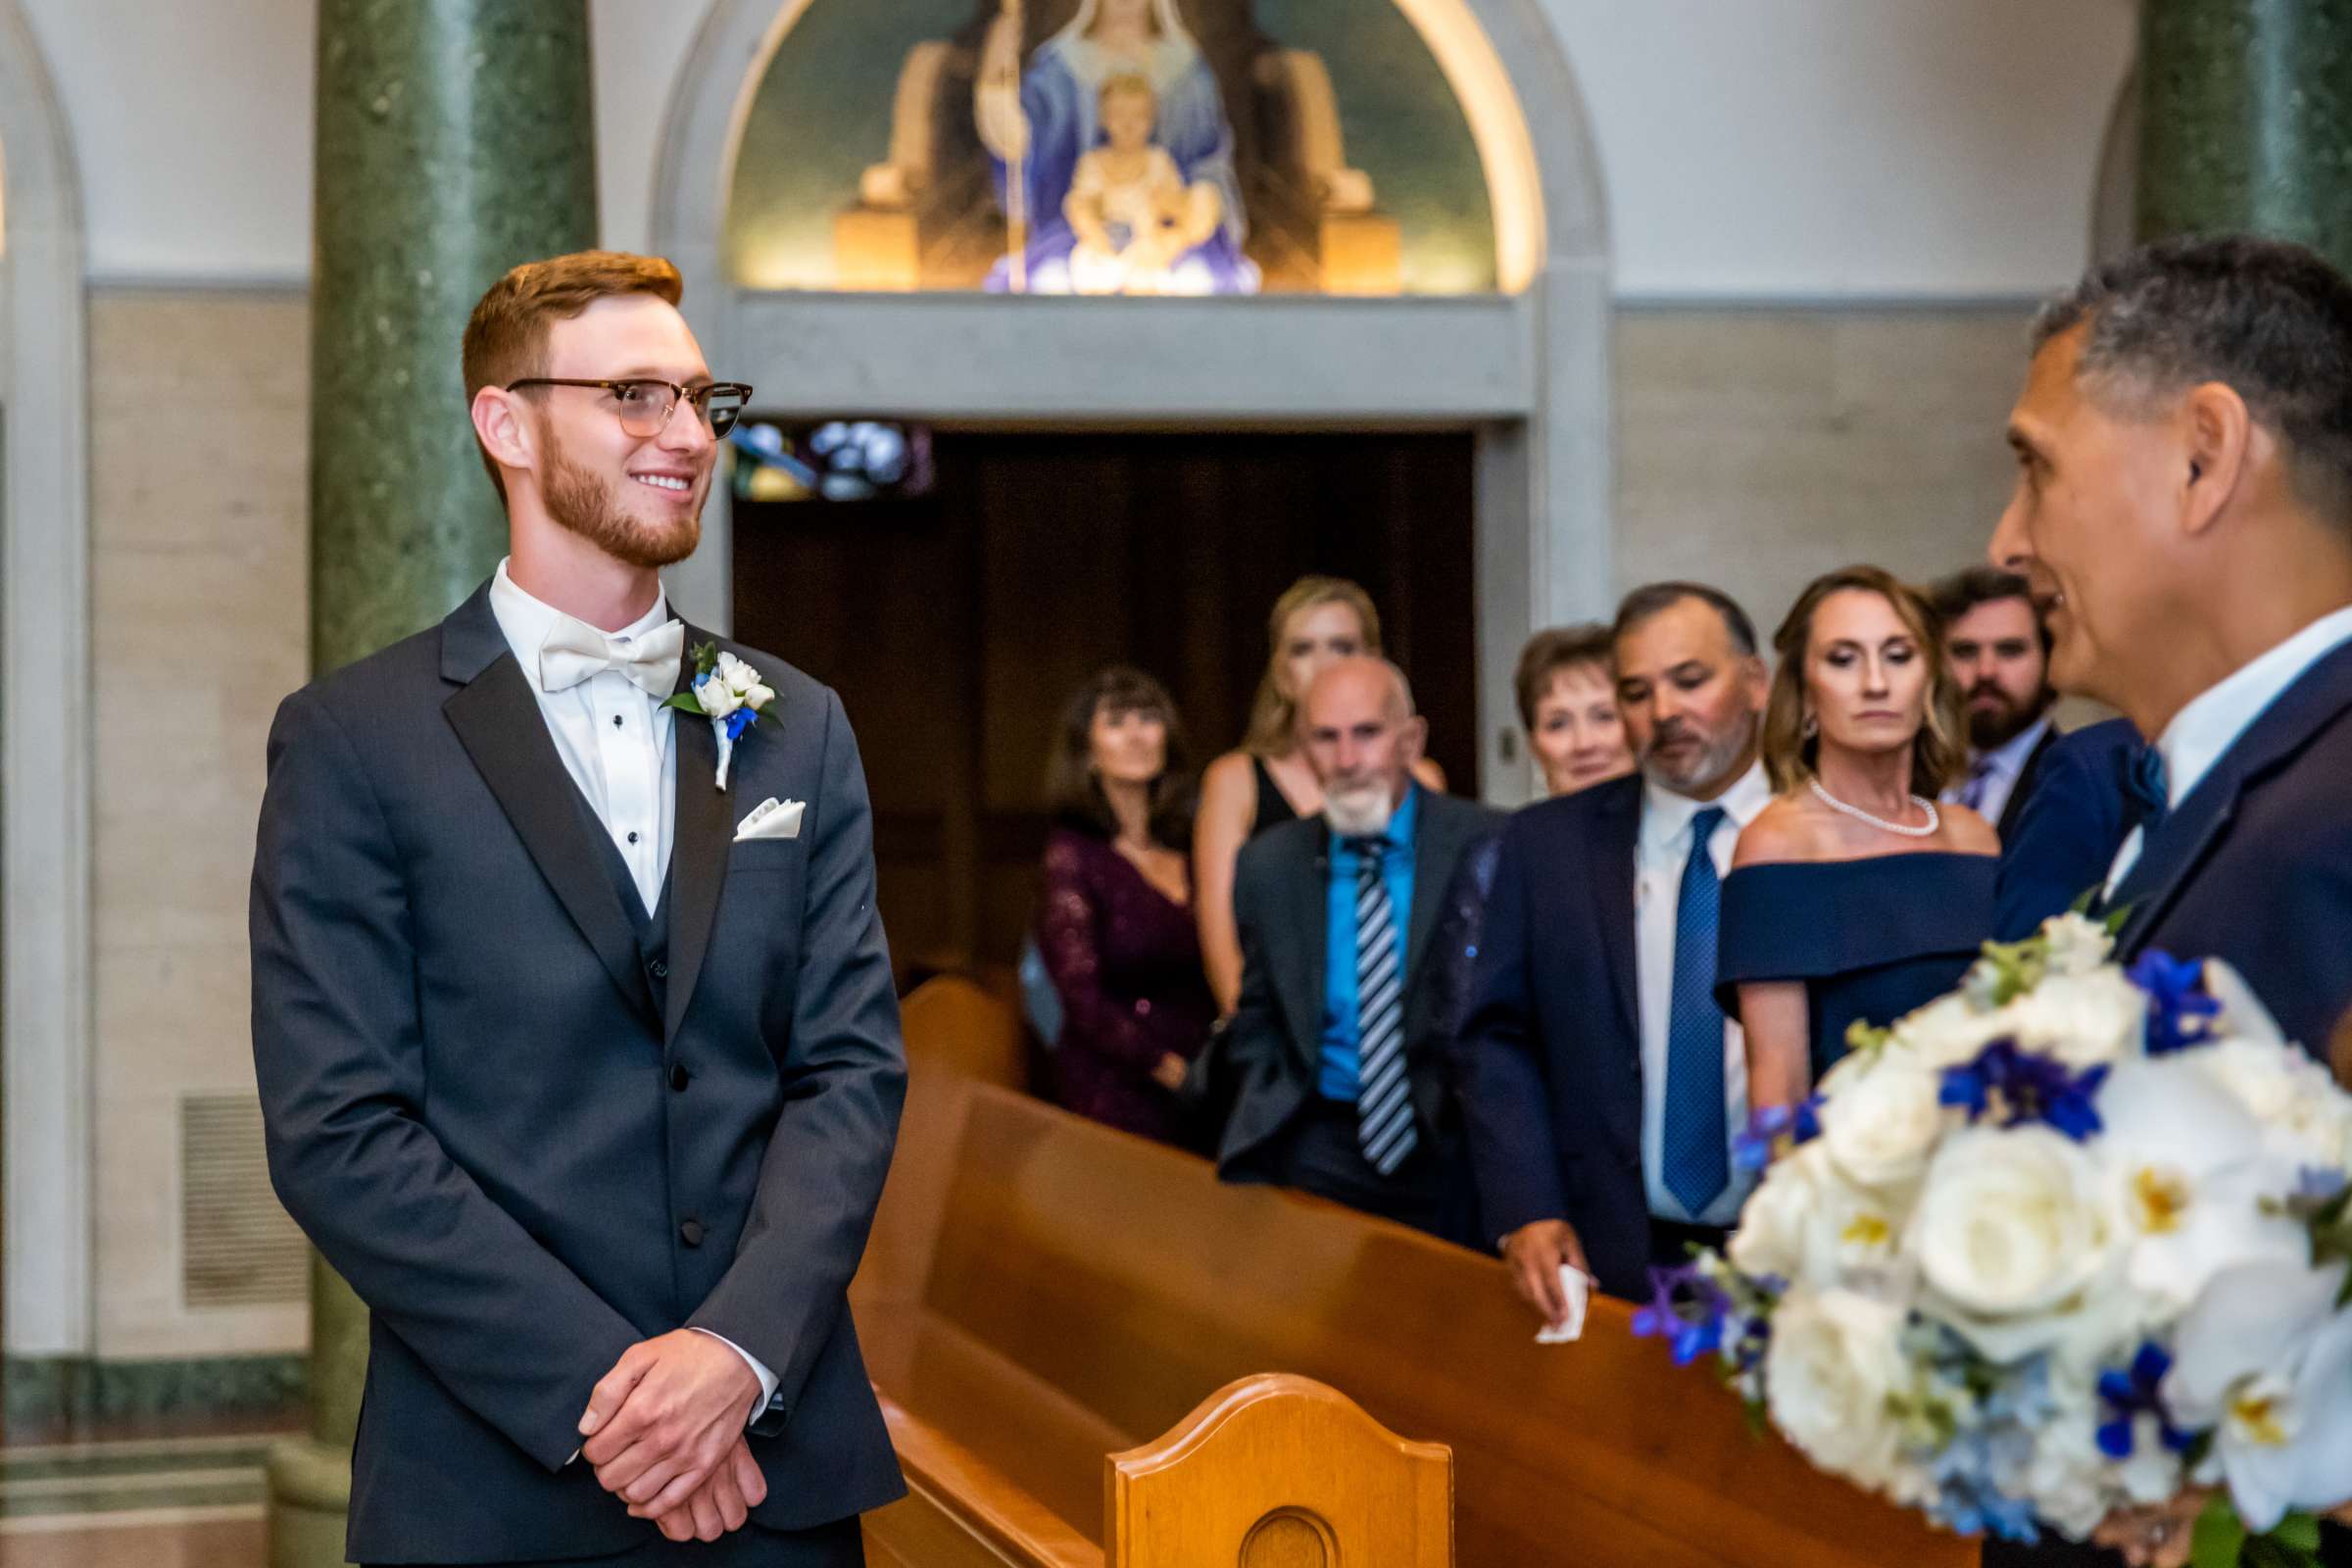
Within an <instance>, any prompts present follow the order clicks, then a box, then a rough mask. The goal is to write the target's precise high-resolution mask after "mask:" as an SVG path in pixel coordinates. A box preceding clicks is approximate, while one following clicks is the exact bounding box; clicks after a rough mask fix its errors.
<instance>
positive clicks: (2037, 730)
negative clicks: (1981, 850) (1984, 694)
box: [1942, 713, 2050, 824]
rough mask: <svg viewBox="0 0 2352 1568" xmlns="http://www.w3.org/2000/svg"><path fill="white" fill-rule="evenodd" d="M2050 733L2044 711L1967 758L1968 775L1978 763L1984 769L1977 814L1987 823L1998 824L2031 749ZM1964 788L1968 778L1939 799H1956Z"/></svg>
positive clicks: (1953, 800)
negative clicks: (1987, 747) (1985, 749)
mask: <svg viewBox="0 0 2352 1568" xmlns="http://www.w3.org/2000/svg"><path fill="white" fill-rule="evenodd" d="M2049 732H2050V715H2049V714H2047V713H2044V714H2042V715H2041V717H2039V718H2037V719H2035V720H2034V722H2033V723H2031V724H2028V725H2027V726H2026V727H2025V728H2024V729H2021V730H2019V731H2018V732H2017V733H2016V734H2014V735H2012V736H2010V737H2009V738H2008V739H2007V740H2005V741H2003V742H2001V744H2000V745H1998V746H1995V747H1994V748H1993V749H1992V750H1991V751H1989V752H1986V753H1985V755H1984V756H1983V757H1982V758H1981V759H1980V758H1975V757H1972V758H1970V759H1969V760H1968V769H1969V772H1970V774H1971V775H1974V774H1975V772H1976V770H1977V768H1978V767H1979V766H1980V765H1981V766H1983V768H1984V769H1985V787H1984V789H1983V791H1982V792H1981V793H1980V794H1979V796H1978V798H1977V814H1978V815H1979V816H1981V817H1983V818H1984V819H1985V821H1987V822H1991V823H1995V824H1998V823H1999V821H2000V820H2001V813H2002V812H2003V811H2005V810H2007V809H2009V797H2010V796H2012V795H2014V794H2016V793H2017V781H2018V779H2019V778H2020V777H2022V776H2023V775H2024V773H2025V771H2026V759H2027V758H2029V757H2032V756H2033V755H2034V747H2036V746H2039V745H2040V744H2041V742H2042V738H2043V737H2044V736H2046V735H2048V734H2049ZM1967 787H1968V781H1967V780H1966V779H1962V780H1961V781H1960V782H1959V783H1957V784H1955V785H1953V786H1952V787H1951V788H1949V789H1947V790H1945V791H1944V792H1943V796H1942V799H1943V800H1944V801H1945V802H1947V803H1950V802H1956V801H1958V800H1959V799H1960V796H1961V792H1962V791H1963V790H1965V789H1966V788H1967Z"/></svg>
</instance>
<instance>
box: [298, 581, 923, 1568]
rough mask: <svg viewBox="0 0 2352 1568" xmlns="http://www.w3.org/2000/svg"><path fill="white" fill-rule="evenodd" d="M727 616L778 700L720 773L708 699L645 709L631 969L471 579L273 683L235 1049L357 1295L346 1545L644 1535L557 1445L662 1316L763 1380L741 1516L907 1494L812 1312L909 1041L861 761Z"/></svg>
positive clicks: (602, 1549)
mask: <svg viewBox="0 0 2352 1568" xmlns="http://www.w3.org/2000/svg"><path fill="white" fill-rule="evenodd" d="M706 635H707V634H704V633H700V632H696V631H693V630H692V629H689V631H688V633H687V641H688V643H689V644H692V643H694V642H696V641H699V640H702V639H703V638H704V637H705V636H706ZM724 646H728V647H730V648H731V649H732V651H733V652H734V653H736V654H737V655H738V656H740V657H741V658H744V659H746V660H748V661H750V662H752V663H753V664H754V665H755V666H757V667H758V668H759V670H760V675H761V678H762V679H763V680H764V681H765V682H766V683H767V684H768V685H769V686H771V687H772V688H774V690H775V692H776V702H775V704H774V707H773V709H772V712H773V713H774V714H775V715H776V717H775V718H772V719H765V720H762V721H761V722H760V724H759V725H758V726H757V727H756V728H755V729H754V730H753V731H751V732H749V733H747V734H745V735H744V737H743V738H742V739H741V740H740V741H739V742H738V743H737V745H736V748H735V760H734V771H733V777H732V778H731V780H730V781H729V789H728V790H727V792H725V793H723V794H722V793H721V792H719V791H718V790H717V789H716V788H715V786H714V783H713V766H714V762H715V756H716V752H715V744H714V742H713V739H712V736H711V725H710V724H709V723H707V722H705V721H703V720H700V719H696V718H693V717H690V716H688V715H686V714H680V715H678V717H677V719H676V723H675V728H674V731H673V735H672V742H671V747H670V750H671V755H672V759H673V761H674V764H675V768H676V774H675V777H676V788H677V808H676V831H675V835H674V845H673V848H672V851H671V855H670V885H669V889H668V893H667V899H668V916H669V928H670V936H669V945H668V951H667V955H666V959H665V961H660V962H658V961H656V960H655V959H654V958H652V957H649V956H648V955H646V954H645V953H644V952H643V950H641V948H640V946H639V943H638V939H637V935H636V932H635V929H634V927H633V925H632V923H631V921H630V919H629V917H628V915H627V914H626V913H625V911H624V908H623V906H622V904H621V902H620V898H621V895H620V892H619V890H618V889H617V888H616V887H615V886H614V882H613V877H612V876H610V875H609V874H607V872H606V870H605V868H604V867H603V866H602V865H601V864H600V863H599V860H598V858H597V853H596V848H597V847H596V845H595V842H594V840H593V838H592V837H591V835H592V834H593V833H594V832H595V831H596V829H595V826H594V817H593V815H592V814H591V813H590V812H589V811H588V810H587V809H586V805H585V803H584V802H583V801H582V800H581V798H580V795H579V792H578V790H577V789H576V788H574V787H573V785H572V783H571V780H570V777H569V776H568V775H567V774H566V773H565V771H564V764H563V761H562V760H561V759H560V758H559V757H558V755H557V753H556V750H555V745H554V742H553V741H552V740H551V738H550V737H549V735H548V731H547V725H546V721H545V719H544V718H543V717H542V716H541V714H540V712H539V709H538V704H537V700H536V699H535V698H534V696H533V694H532V692H531V689H530V687H529V685H528V684H527V683H526V681H525V680H524V678H523V675H522V671H521V669H520V668H519V667H518V666H517V664H516V662H515V657H514V655H513V654H512V652H510V651H509V649H508V647H507V644H506V640H505V638H504V636H503V635H502V634H501V632H500V630H499V627H498V622H497V620H496V618H495V617H494V616H493V614H492V613H491V610H490V603H489V597H488V590H487V587H485V588H484V589H483V590H481V591H479V592H477V593H475V594H474V595H473V597H472V598H470V599H468V600H467V601H466V604H465V605H463V606H462V607H460V608H459V609H458V610H457V612H456V613H453V614H452V615H451V616H450V617H449V619H448V620H446V621H445V622H443V623H442V624H441V625H440V626H439V627H437V628H435V629H433V630H431V631H427V632H424V633H422V634H420V635H418V636H416V637H412V638H410V639H408V640H407V641H405V642H402V643H399V644H396V645H395V646H393V647H391V648H388V649H386V650H384V651H383V652H381V653H379V654H376V655H374V656H372V657H370V658H368V659H365V660H362V661H360V662H358V663H355V664H353V665H351V666H349V667H348V668H345V669H343V670H340V671H337V672H336V673H334V674H332V675H329V676H327V677H325V678H324V679H322V680H320V681H319V682H317V683H315V684H314V685H311V686H309V687H306V688H305V689H304V690H302V691H299V692H297V693H295V694H294V695H293V696H291V697H289V698H287V699H286V701H285V702H284V704H283V705H281V706H280V708H279V710H278V713H277V719H276V722H275V723H274V725H273V726H272V727H271V730H270V782H269V789H268V793H267V795H266V796H265V798H264V801H263V805H262V817H261V834H260V843H259V847H258V850H257V853H256V855H255V859H254V872H253V899H252V937H253V1045H254V1063H255V1067H256V1069H257V1072H258V1074H259V1077H260V1082H261V1093H262V1108H263V1112H264V1115H265V1118H266V1124H267V1129H268V1140H269V1154H270V1175H271V1178H272V1180H273V1181H274V1183H275V1185H276V1188H277V1192H278V1196H279V1198H280V1199H281V1200H282V1201H284V1203H285V1205H286V1208H287V1210H288V1211H289V1212H290V1213H291V1214H293V1216H294V1218H295V1219H296V1220H297V1221H298V1222H300V1224H301V1225H302V1227H303V1229H304V1230H305V1231H306V1232H308V1233H309V1235H310V1237H311V1239H312V1241H313V1242H315V1243H316V1244H317V1245H318V1248H319V1251H320V1252H321V1253H323V1254H324V1256H325V1258H326V1260H327V1262H329V1263H330V1264H332V1265H333V1266H334V1268H335V1269H336V1270H337V1272H339V1273H340V1274H341V1275H342V1276H343V1277H344V1278H345V1279H346V1280H348V1281H350V1282H351V1285H352V1287H353V1288H354V1289H355V1290H357V1291H358V1293H359V1295H360V1297H361V1299H363V1300H365V1301H366V1302H367V1303H368V1307H369V1308H370V1310H371V1312H372V1319H371V1322H370V1325H369V1356H368V1391H367V1398H366V1403H365V1405H364V1406H363V1409H362V1412H361V1418H360V1428H359V1433H358V1437H357V1441H356V1444H355V1446H354V1452H353V1460H352V1496H351V1525H350V1535H349V1538H348V1549H349V1551H350V1553H351V1555H352V1557H353V1558H354V1559H355V1560H357V1561H362V1562H368V1561H374V1562H475V1561H510V1560H515V1559H528V1558H541V1557H571V1556H589V1555H598V1554H603V1553H608V1552H613V1551H616V1550H620V1549H623V1548H626V1547H630V1546H633V1545H635V1544H639V1543H641V1542H643V1541H646V1540H648V1539H650V1538H651V1535H652V1526H651V1525H650V1524H648V1523H645V1522H643V1521H639V1520H633V1519H630V1518H629V1517H628V1516H627V1513H626V1511H625V1509H624V1507H623V1505H622V1504H621V1503H620V1502H619V1501H618V1500H617V1499H615V1498H613V1497H612V1496H610V1495H607V1494H605V1493H604V1492H603V1491H602V1490H601V1489H600V1488H599V1487H598V1486H597V1483H596V1477H595V1475H594V1473H593V1472H592V1471H591V1470H590V1468H589V1467H588V1465H587V1464H586V1463H585V1462H578V1463H574V1462H570V1461H571V1456H572V1454H573V1452H574V1450H575V1449H576V1448H577V1447H578V1446H579V1443H580V1438H579V1434H578V1432H577V1430H576V1423H577V1421H578V1419H579V1416H580V1413H581V1411H582V1410H583V1409H584V1408H585V1407H586V1406H587V1403H588V1396H589V1391H590V1389H591V1387H592V1386H593V1385H594V1384H595V1383H596V1381H597V1380H598V1379H599V1378H601V1377H602V1376H604V1374H605V1373H606V1372H607V1371H608V1370H610V1369H611V1367H612V1366H613V1362H614V1360H616V1359H617V1358H618V1357H619V1355H620V1353H621V1351H622V1350H624V1349H626V1348H628V1347H629V1346H630V1345H631V1344H632V1343H634V1342H636V1341H638V1340H642V1339H645V1338H648V1337H650V1336H653V1335H657V1334H661V1333H663V1332H666V1331H668V1330H671V1329H675V1328H679V1327H681V1326H687V1325H692V1326H697V1327H704V1328H708V1329H711V1330H712V1331H713V1332H715V1333H718V1334H721V1335H723V1336H725V1337H726V1338H727V1339H729V1340H732V1341H733V1342H735V1343H736V1344H737V1345H739V1346H742V1347H743V1348H745V1349H747V1350H749V1351H750V1352H751V1353H752V1354H754V1355H756V1356H758V1357H759V1358H760V1360H761V1361H762V1362H764V1363H765V1364H766V1365H767V1366H768V1367H769V1368H770V1369H771V1370H773V1371H774V1372H775V1373H776V1374H777V1376H778V1378H779V1384H778V1389H777V1397H776V1399H775V1400H774V1401H773V1402H772V1403H771V1405H770V1406H769V1408H768V1409H767V1410H766V1411H765V1412H763V1413H762V1415H761V1417H760V1422H759V1423H758V1424H757V1425H756V1426H755V1428H754V1433H755V1436H754V1437H753V1439H752V1451H753V1453H754V1454H755V1455H756V1456H757V1457H758V1459H759V1461H760V1466H761V1468H762V1469H763V1470H764V1471H765V1472H766V1474H767V1477H768V1496H767V1500H766V1501H765V1502H764V1503H762V1504H761V1505H760V1508H758V1509H757V1510H755V1511H754V1514H753V1518H754V1520H755V1521H756V1522H757V1523H758V1524H760V1525H762V1526H766V1527H769V1528H777V1529H799V1528H806V1527H808V1526H811V1525H815V1524H819V1523H823V1522H825V1521H827V1520H831V1519H836V1518H840V1517H843V1516H845V1515H847V1514H850V1513H854V1512H857V1511H859V1510H862V1509H866V1508H871V1507H874V1506H876V1505H878V1504H881V1503H883V1502H887V1501H889V1500H891V1499H892V1498H894V1497H896V1496H898V1495H900V1493H901V1491H902V1490H903V1482H902V1481H901V1479H900V1475H899V1471H898V1466H897V1464H896V1462H895V1459H894V1457H893V1455H892V1451H891V1446H890V1440H889V1436H888V1434H887V1432H886V1431H885V1429H884V1427H883V1424H882V1420H881V1416H880V1412H879V1411H878V1410H877V1409H876V1407H875V1403H874V1397H873V1393H872V1391H871V1389H870V1388H869V1387H868V1385H867V1383H866V1377H865V1370H864V1367H863V1364H862V1362H861V1360H860V1357H859V1355H858V1343H857V1337H856V1335H855V1333H854V1331H853V1330H852V1328H851V1324H850V1317H849V1313H848V1311H847V1309H846V1290H847V1287H848V1284H849V1280H850V1275H851V1273H852V1272H853V1271H854V1270H855V1269H856V1268H857V1266H858V1255H859V1253H860V1252H861V1251H862V1250H863V1249H864V1246H865V1236H866V1231H867V1228H868V1226H869V1225H870V1223H871V1221H872V1217H873V1211H874V1205H875V1203H876V1201H877V1200H878V1199H879V1196H880V1193H881V1188H882V1178H883V1174H884V1171H885V1170H886V1168H887V1167H888V1165H889V1163H890V1152H891V1146H892V1142H893V1140H894V1138H895V1137H896V1135H897V1126H898V1115H899V1105H900V1102H901V1099H902V1096H903V1093H904V1088H905V1072H906V1068H905V1056H904V1051H903V1048H902V1046H901V1043H900V1038H899V1018H898V1005H897V1001H896V999H895V996H894V994H893V991H892V987H891V974H890V963H889V957H888V955H887V953H886V951H885V948H884V945H883V937H882V926H881V921H880V919H879V917H878V915H877V914H876V911H875V907H874V872H873V855H872V834H871V817H870V812H869V810H868V808H867V804H866V793H865V782H864V778H863V775H862V773H861V771H860V769H859V767H858V749H857V743H856V741H855V740H854V739H853V737H852V736H851V733H850V728H849V724H848V722H847V720H846V719H845V718H844V717H843V715H842V711H841V705H840V703H839V701H838V700H837V699H836V698H835V697H834V695H833V694H832V693H831V692H830V691H828V690H826V689H825V688H824V687H822V686H820V685H818V684H817V683H816V682H814V681H812V680H810V679H809V678H808V677H807V676H806V675H803V674H802V673H800V672H799V671H798V670H796V669H793V668H792V667H791V666H789V665H787V664H784V663H783V662H779V661H777V660H775V659H772V658H769V657H767V656H765V655H762V654H759V653H755V652H754V651H752V650H750V649H747V648H740V647H733V645H724ZM779 720H780V722H779ZM771 795H772V796H775V797H777V798H778V799H780V800H800V801H804V802H806V803H807V809H806V815H805V817H804V819H803V826H802V829H801V834H800V836H799V837H798V838H794V839H781V840H777V839H770V840H760V841H754V842H750V843H744V844H734V843H731V840H732V838H733V836H734V825H735V822H736V819H737V818H738V817H740V816H741V815H742V814H743V813H744V812H746V811H748V810H749V809H751V808H752V807H753V806H755V805H757V804H758V803H760V801H762V800H764V799H766V798H767V797H769V796H771Z"/></svg>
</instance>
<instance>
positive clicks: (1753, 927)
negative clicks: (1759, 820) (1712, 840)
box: [1715, 853, 2000, 1083]
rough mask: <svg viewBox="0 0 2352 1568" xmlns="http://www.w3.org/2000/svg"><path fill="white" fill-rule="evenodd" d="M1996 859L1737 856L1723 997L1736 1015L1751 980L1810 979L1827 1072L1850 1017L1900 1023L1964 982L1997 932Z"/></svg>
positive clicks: (1728, 888) (1816, 1060)
mask: <svg viewBox="0 0 2352 1568" xmlns="http://www.w3.org/2000/svg"><path fill="white" fill-rule="evenodd" d="M1999 863H2000V862H1999V860H1998V858H1996V857H1993V856H1990V855H1954V854H1949V853H1927V854H1919V855H1882V856H1875V857H1873V858H1870V859H1867V860H1814V861H1792V862H1785V863H1777V864H1769V865H1743V866H1740V868H1739V869H1737V870H1735V871H1734V872H1732V874H1731V875H1730V876H1728V877H1725V878H1724V880H1723V929H1722V934H1721V938H1720V941H1721V946H1720V947H1719V949H1718V951H1717V955H1716V961H1715V996H1716V1000H1717V1001H1719V1002H1720V1003H1722V1004H1723V1009H1724V1011H1726V1012H1728V1013H1730V1014H1731V1015H1732V1016H1733V1017H1735V1018H1737V1017H1738V1016H1739V1015H1740V992H1739V987H1740V984H1741V983H1742V982H1746V983H1750V984H1754V983H1760V982H1766V981H1774V980H1801V981H1803V982H1804V986H1805V998H1806V1001H1807V1003H1808V1005H1809V1011H1810V1013H1811V1023H1812V1030H1813V1052H1812V1055H1813V1079H1814V1081H1815V1082H1816V1083H1818V1082H1820V1081H1821V1075H1822V1074H1823V1073H1825V1072H1827V1071H1829V1069H1830V1067H1831V1065H1832V1064H1833V1063H1835V1062H1836V1061H1837V1060H1838V1057H1840V1056H1842V1055H1844V1054H1845V1032H1846V1030H1847V1028H1848V1027H1849V1026H1851V1025H1852V1024H1854V1023H1857V1022H1860V1023H1868V1024H1871V1025H1874V1026H1884V1025H1886V1024H1889V1023H1892V1022H1893V1021H1894V1020H1895V1019H1897V1018H1899V1017H1901V1016H1902V1015H1903V1014H1904V1013H1906V1012H1909V1011H1911V1010H1912V1009H1913V1008H1916V1007H1921V1006H1925V1005H1927V1004H1928V1003H1930V1002H1933V1001H1935V1000H1936V998H1937V997H1939V996H1942V995H1943V994H1944V993H1945V992H1947V991H1950V990H1951V989H1952V988H1953V987H1955V986H1957V985H1958V984H1959V983H1960V977H1961V976H1962V975H1964V974H1966V973H1967V972H1968V966H1969V965H1970V964H1971V963H1973V962H1975V961H1976V957H1977V954H1978V952H1979V950H1980V949H1981V948H1982V947H1983V945H1984V943H1985V939H1986V938H1988V937H1990V936H1991V935H1992V919H1993V879H1994V874H1995V872H1996V870H1997V869H1998V867H1999Z"/></svg>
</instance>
